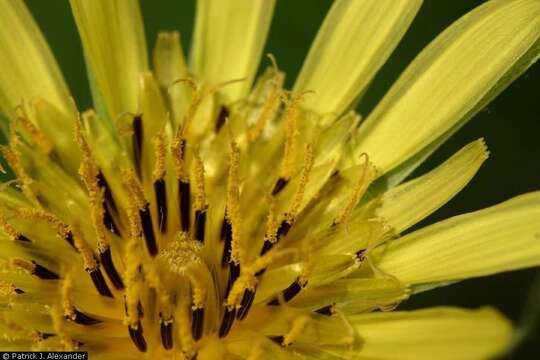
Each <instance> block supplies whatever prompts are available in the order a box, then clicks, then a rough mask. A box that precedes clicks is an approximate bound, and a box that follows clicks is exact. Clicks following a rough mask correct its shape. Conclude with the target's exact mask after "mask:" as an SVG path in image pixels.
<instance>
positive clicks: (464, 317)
mask: <svg viewBox="0 0 540 360" xmlns="http://www.w3.org/2000/svg"><path fill="white" fill-rule="evenodd" d="M350 321H351V323H352V324H353V326H354V327H355V328H356V330H357V331H358V333H359V334H360V337H361V338H362V339H363V341H364V343H363V346H362V349H361V350H360V358H361V359H378V360H383V359H392V360H397V359H399V360H408V359H410V360H423V359H425V360H432V359H438V360H445V359H448V360H467V359H470V360H477V359H487V358H491V356H493V355H495V354H497V353H500V352H501V351H503V350H504V349H505V347H506V346H508V343H509V340H510V335H511V330H512V328H511V325H510V323H509V322H508V321H507V320H506V319H505V318H503V317H502V316H501V315H500V314H499V313H498V312H496V311H494V310H492V309H489V308H482V309H479V310H472V311H471V310H464V309H457V308H445V307H440V308H432V309H427V310H418V311H410V312H406V311H396V312H390V313H372V314H366V315H356V316H353V317H351V318H350Z"/></svg>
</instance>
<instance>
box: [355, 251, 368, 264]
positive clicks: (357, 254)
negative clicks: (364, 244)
mask: <svg viewBox="0 0 540 360" xmlns="http://www.w3.org/2000/svg"><path fill="white" fill-rule="evenodd" d="M354 257H355V260H357V261H359V262H362V261H364V259H365V258H366V249H360V250H358V251H357V252H355V253H354Z"/></svg>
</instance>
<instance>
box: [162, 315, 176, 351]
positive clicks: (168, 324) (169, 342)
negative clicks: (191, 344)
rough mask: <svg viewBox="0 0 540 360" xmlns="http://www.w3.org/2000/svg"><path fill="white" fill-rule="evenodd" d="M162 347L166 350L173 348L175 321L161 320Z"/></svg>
mask: <svg viewBox="0 0 540 360" xmlns="http://www.w3.org/2000/svg"><path fill="white" fill-rule="evenodd" d="M159 332H160V334H161V345H163V348H164V349H165V350H170V349H172V348H173V319H169V320H161V325H160V331H159Z"/></svg>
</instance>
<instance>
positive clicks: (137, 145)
mask: <svg viewBox="0 0 540 360" xmlns="http://www.w3.org/2000/svg"><path fill="white" fill-rule="evenodd" d="M142 148H143V123H142V115H141V114H137V115H135V116H134V117H133V157H134V159H133V160H134V163H135V171H136V172H137V176H138V177H139V179H141V166H142Z"/></svg>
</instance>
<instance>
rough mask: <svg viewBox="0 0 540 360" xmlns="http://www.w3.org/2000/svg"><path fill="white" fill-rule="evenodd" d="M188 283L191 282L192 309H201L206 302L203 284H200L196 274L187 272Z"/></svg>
mask: <svg viewBox="0 0 540 360" xmlns="http://www.w3.org/2000/svg"><path fill="white" fill-rule="evenodd" d="M188 278H189V283H190V284H191V299H192V307H191V308H192V310H196V309H201V308H203V307H204V303H205V302H206V295H207V290H206V288H205V287H204V284H201V280H200V277H199V276H197V274H189V276H188Z"/></svg>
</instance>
